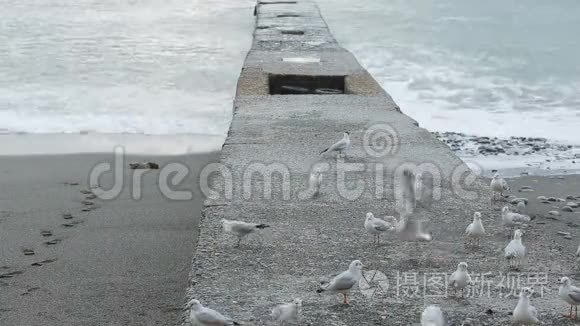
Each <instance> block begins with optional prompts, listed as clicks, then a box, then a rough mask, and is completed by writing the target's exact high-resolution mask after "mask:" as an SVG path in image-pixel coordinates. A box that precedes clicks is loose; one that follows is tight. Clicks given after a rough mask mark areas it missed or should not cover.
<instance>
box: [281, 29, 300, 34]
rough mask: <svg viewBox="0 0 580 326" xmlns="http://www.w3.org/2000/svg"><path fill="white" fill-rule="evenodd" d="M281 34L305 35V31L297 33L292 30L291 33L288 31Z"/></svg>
mask: <svg viewBox="0 0 580 326" xmlns="http://www.w3.org/2000/svg"><path fill="white" fill-rule="evenodd" d="M281 33H282V34H285V35H304V31H296V30H291V31H289V30H286V31H282V32H281Z"/></svg>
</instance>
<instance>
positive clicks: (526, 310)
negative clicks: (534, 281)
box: [513, 287, 540, 325]
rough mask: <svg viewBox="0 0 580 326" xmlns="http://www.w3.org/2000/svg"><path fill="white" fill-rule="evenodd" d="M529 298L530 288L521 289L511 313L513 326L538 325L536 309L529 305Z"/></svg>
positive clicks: (530, 294)
mask: <svg viewBox="0 0 580 326" xmlns="http://www.w3.org/2000/svg"><path fill="white" fill-rule="evenodd" d="M531 296H532V290H531V289H530V288H526V287H525V288H522V291H521V292H520V299H519V300H518V304H517V305H516V308H515V309H514V312H513V320H514V325H535V324H539V323H540V321H539V320H538V312H537V311H536V308H534V306H532V305H531V304H530V297H531Z"/></svg>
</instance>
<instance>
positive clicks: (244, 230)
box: [222, 218, 270, 247]
mask: <svg viewBox="0 0 580 326" xmlns="http://www.w3.org/2000/svg"><path fill="white" fill-rule="evenodd" d="M268 227H270V226H269V225H266V224H256V223H247V222H242V221H234V220H226V219H225V218H222V228H223V230H224V232H225V233H229V234H233V235H235V236H236V237H238V243H237V244H236V247H239V246H240V242H241V241H242V238H243V237H245V236H247V235H248V234H250V233H252V232H254V231H256V230H260V229H265V228H268Z"/></svg>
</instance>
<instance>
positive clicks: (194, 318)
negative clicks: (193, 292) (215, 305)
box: [186, 299, 241, 326]
mask: <svg viewBox="0 0 580 326" xmlns="http://www.w3.org/2000/svg"><path fill="white" fill-rule="evenodd" d="M186 308H187V309H190V311H189V319H190V322H191V323H192V324H193V325H196V326H230V325H241V324H240V323H238V322H236V321H234V320H232V319H231V318H229V317H225V316H224V315H222V314H220V313H219V312H217V311H215V310H213V309H210V308H206V307H204V306H203V305H202V304H201V303H200V302H199V301H198V300H195V299H192V300H191V301H189V302H188V303H187V305H186Z"/></svg>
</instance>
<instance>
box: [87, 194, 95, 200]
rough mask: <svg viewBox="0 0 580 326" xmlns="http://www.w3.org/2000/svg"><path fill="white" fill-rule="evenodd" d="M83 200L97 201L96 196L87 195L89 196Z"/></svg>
mask: <svg viewBox="0 0 580 326" xmlns="http://www.w3.org/2000/svg"><path fill="white" fill-rule="evenodd" d="M85 199H87V200H93V199H97V195H89V196H87V197H85Z"/></svg>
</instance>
